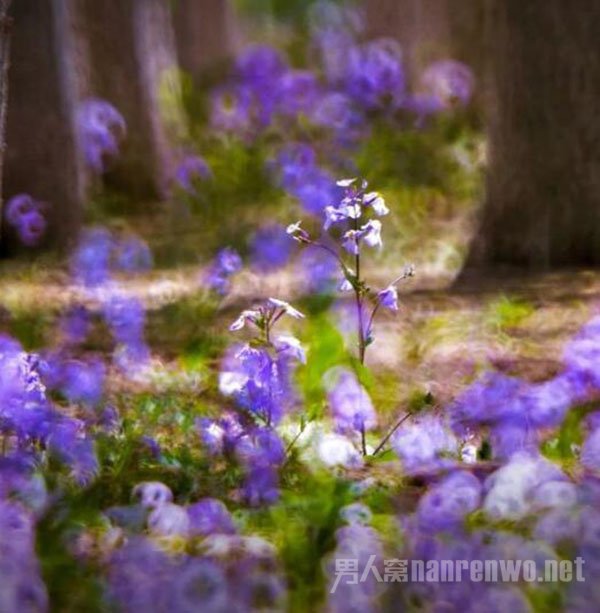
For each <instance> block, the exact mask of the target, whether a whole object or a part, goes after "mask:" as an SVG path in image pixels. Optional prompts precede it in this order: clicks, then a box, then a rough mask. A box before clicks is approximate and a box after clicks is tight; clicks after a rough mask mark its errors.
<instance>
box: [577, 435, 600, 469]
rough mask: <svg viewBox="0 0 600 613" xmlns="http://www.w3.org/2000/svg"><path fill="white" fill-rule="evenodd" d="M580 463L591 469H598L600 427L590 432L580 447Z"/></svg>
mask: <svg viewBox="0 0 600 613" xmlns="http://www.w3.org/2000/svg"><path fill="white" fill-rule="evenodd" d="M581 464H582V465H583V466H584V467H585V468H587V469H588V470H592V471H600V428H598V429H596V430H594V431H593V432H591V433H590V434H589V435H588V437H587V439H586V440H585V442H584V444H583V447H582V449H581Z"/></svg>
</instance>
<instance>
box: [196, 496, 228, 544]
mask: <svg viewBox="0 0 600 613" xmlns="http://www.w3.org/2000/svg"><path fill="white" fill-rule="evenodd" d="M187 513H188V517H189V533H190V535H191V536H209V535H210V534H235V533H236V532H237V530H236V528H235V524H234V523H233V518H232V517H231V514H230V513H229V511H228V510H227V507H226V506H225V505H224V504H223V503H222V502H221V501H220V500H216V499H215V498H203V499H202V500H199V501H198V502H196V503H194V504H192V505H190V506H189V507H188V508H187Z"/></svg>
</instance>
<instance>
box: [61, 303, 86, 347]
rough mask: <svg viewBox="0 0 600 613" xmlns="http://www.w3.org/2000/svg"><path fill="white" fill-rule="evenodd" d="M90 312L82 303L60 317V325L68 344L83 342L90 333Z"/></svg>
mask: <svg viewBox="0 0 600 613" xmlns="http://www.w3.org/2000/svg"><path fill="white" fill-rule="evenodd" d="M90 326H91V322H90V314H89V312H88V310H87V309H86V308H85V307H84V306H81V305H77V306H74V307H71V308H70V309H69V310H68V311H67V312H66V313H65V314H64V315H63V316H62V317H61V319H60V321H59V324H58V327H59V328H60V331H61V335H62V337H63V338H64V340H65V342H66V343H67V344H68V345H78V344H80V343H83V342H84V341H85V340H86V339H87V337H88V335H89V333H90Z"/></svg>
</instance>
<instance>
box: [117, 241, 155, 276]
mask: <svg viewBox="0 0 600 613" xmlns="http://www.w3.org/2000/svg"><path fill="white" fill-rule="evenodd" d="M115 251H116V253H115V265H116V268H117V269H118V270H121V271H123V272H145V271H147V270H150V268H152V252H151V251H150V248H149V247H148V244H147V243H146V242H145V241H143V240H142V239H140V238H137V237H135V236H130V237H128V238H125V239H123V240H122V241H119V242H118V243H117V244H116V245H115Z"/></svg>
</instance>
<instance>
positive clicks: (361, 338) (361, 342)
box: [354, 219, 366, 364]
mask: <svg viewBox="0 0 600 613" xmlns="http://www.w3.org/2000/svg"><path fill="white" fill-rule="evenodd" d="M354 231H355V232H356V233H357V235H356V236H358V219H355V220H354ZM354 266H355V268H356V285H355V286H354V296H355V299H356V314H357V319H358V359H359V361H360V363H361V364H364V363H365V350H366V346H365V335H364V327H363V312H362V297H361V284H360V245H359V243H358V239H356V255H355V256H354Z"/></svg>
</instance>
